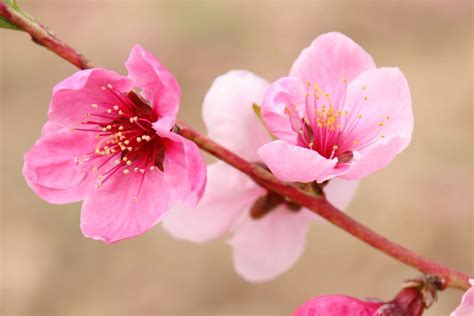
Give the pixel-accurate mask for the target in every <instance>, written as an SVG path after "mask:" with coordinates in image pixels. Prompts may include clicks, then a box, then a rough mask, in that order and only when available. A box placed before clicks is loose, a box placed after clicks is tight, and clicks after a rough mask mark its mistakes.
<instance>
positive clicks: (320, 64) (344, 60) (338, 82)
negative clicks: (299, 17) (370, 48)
mask: <svg viewBox="0 0 474 316" xmlns="http://www.w3.org/2000/svg"><path fill="white" fill-rule="evenodd" d="M373 68H375V63H374V61H373V59H372V57H371V56H370V55H369V54H368V53H367V52H366V51H365V50H364V49H363V48H362V47H360V46H359V45H358V44H356V43H355V42H354V41H353V40H351V39H350V38H349V37H347V36H346V35H344V34H341V33H326V34H323V35H320V36H318V37H317V38H316V39H315V40H314V41H313V42H312V43H311V45H310V46H309V47H307V48H305V49H304V50H303V51H302V52H301V54H300V56H299V57H298V58H297V59H296V60H295V62H294V63H293V66H292V67H291V71H290V76H291V77H296V78H299V79H300V80H301V81H303V83H304V84H306V83H307V82H309V83H311V84H312V85H314V84H318V85H319V88H320V89H322V90H323V91H324V92H326V93H329V95H330V97H331V100H332V102H333V103H334V105H336V106H337V105H338V104H339V103H340V102H341V100H342V99H343V98H344V92H345V88H346V82H350V81H351V80H352V79H354V78H355V77H357V76H358V75H359V74H361V73H362V72H364V71H366V70H369V69H373Z"/></svg>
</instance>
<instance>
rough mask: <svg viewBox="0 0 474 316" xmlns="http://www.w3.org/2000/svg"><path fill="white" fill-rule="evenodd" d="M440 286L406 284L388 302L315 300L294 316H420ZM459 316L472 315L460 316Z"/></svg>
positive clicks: (426, 281) (426, 279)
mask: <svg viewBox="0 0 474 316" xmlns="http://www.w3.org/2000/svg"><path fill="white" fill-rule="evenodd" d="M441 284H442V283H440V281H439V280H438V279H437V278H433V277H430V276H422V277H420V278H416V279H412V280H408V281H406V282H405V284H404V286H403V288H402V290H401V291H400V292H399V293H398V294H397V295H396V296H395V297H394V298H393V299H392V300H390V301H388V302H383V301H381V300H374V299H372V300H371V301H364V300H359V299H357V298H354V297H350V296H345V295H326V296H317V297H314V298H312V299H310V300H308V301H307V302H305V303H304V304H303V305H301V306H300V307H298V308H297V309H296V310H295V311H294V312H293V314H292V315H293V316H346V315H347V316H349V315H350V316H422V315H423V314H424V312H425V310H426V309H427V308H429V307H430V306H431V305H432V304H433V303H434V302H435V301H436V297H437V291H438V290H439V289H440V286H441ZM459 315H461V316H464V315H471V314H459ZM455 316H458V315H455Z"/></svg>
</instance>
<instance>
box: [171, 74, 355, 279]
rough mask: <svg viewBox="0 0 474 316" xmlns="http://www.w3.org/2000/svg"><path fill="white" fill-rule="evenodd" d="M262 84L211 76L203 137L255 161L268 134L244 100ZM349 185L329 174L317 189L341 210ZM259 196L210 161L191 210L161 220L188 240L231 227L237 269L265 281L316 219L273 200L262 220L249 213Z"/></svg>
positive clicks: (287, 260)
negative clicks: (199, 196)
mask: <svg viewBox="0 0 474 316" xmlns="http://www.w3.org/2000/svg"><path fill="white" fill-rule="evenodd" d="M267 88H268V83H267V82H266V81H265V80H263V79H261V78H259V77H257V76H255V75H254V74H252V73H249V72H246V71H231V72H229V73H227V74H225V75H223V76H221V77H219V78H217V79H216V80H215V81H214V83H213V85H212V87H211V88H210V90H209V92H208V93H207V95H206V98H205V100H204V105H203V119H204V122H205V123H206V125H207V128H208V134H209V136H210V137H211V138H213V139H215V140H216V141H218V142H219V143H221V144H223V145H224V146H226V147H227V148H229V149H231V150H232V151H234V152H236V153H238V154H239V155H241V156H242V157H244V158H245V159H247V160H249V161H254V162H258V161H259V160H260V159H259V157H258V155H257V153H256V151H257V149H258V148H259V147H260V146H262V145H263V144H265V143H267V142H268V141H270V140H271V138H270V135H269V134H268V132H267V131H266V129H265V127H264V126H263V125H262V123H261V122H260V121H259V119H258V118H257V116H256V115H255V113H254V111H253V110H252V104H253V103H260V102H261V100H262V98H263V95H264V93H265V91H266V89H267ZM356 186H357V183H356V182H355V181H344V180H334V181H331V182H330V183H329V184H328V185H327V186H326V187H325V188H324V191H325V193H326V196H327V197H328V199H329V200H330V201H332V202H333V203H335V204H336V205H337V206H339V207H341V208H344V207H346V206H347V204H348V203H349V201H350V200H351V198H352V196H353V194H354V193H355V189H356ZM266 194H267V192H266V190H265V189H263V188H261V187H260V186H258V185H257V184H256V183H255V182H253V180H251V179H249V178H248V177H247V176H246V175H244V174H241V173H240V172H239V171H237V170H235V169H233V168H232V167H230V166H228V165H226V164H225V163H223V162H216V163H214V164H212V165H210V166H209V167H208V182H207V187H206V193H205V194H204V196H203V198H202V200H201V202H200V204H199V205H198V206H197V208H196V209H194V210H192V209H189V208H187V207H178V208H175V209H173V212H170V213H169V214H168V215H167V217H166V218H165V220H164V222H163V226H164V227H165V229H167V230H168V231H169V232H170V233H171V234H173V235H174V236H175V237H177V238H182V239H186V240H189V241H193V242H205V241H209V240H211V239H214V238H218V237H220V236H223V235H225V234H227V233H231V234H232V238H231V239H230V241H229V244H230V245H231V247H232V248H233V253H234V254H233V259H234V264H235V268H236V270H237V272H238V273H239V274H240V275H241V276H242V277H243V278H245V279H246V280H248V281H253V282H259V281H266V280H269V279H271V278H274V277H275V276H277V275H279V274H281V273H283V272H285V271H286V270H288V269H289V268H290V267H291V266H292V265H293V264H294V263H295V262H296V261H297V260H298V258H299V257H300V256H301V254H302V252H303V250H304V244H305V238H306V233H307V232H308V229H309V226H310V224H311V222H312V221H314V220H315V219H317V218H318V217H317V216H316V215H315V214H314V213H312V212H310V211H309V210H307V209H297V210H295V209H294V206H293V207H292V205H291V204H290V203H287V202H285V201H279V203H276V204H277V205H276V206H275V207H274V208H273V209H272V210H271V211H270V212H269V213H267V214H265V215H264V216H263V217H262V218H259V219H253V218H251V216H250V209H251V208H252V205H254V203H255V202H256V201H257V199H261V198H262V197H263V196H265V195H266ZM292 208H293V209H292Z"/></svg>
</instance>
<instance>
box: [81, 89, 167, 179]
mask: <svg viewBox="0 0 474 316" xmlns="http://www.w3.org/2000/svg"><path fill="white" fill-rule="evenodd" d="M101 89H103V90H107V91H108V92H109V93H111V94H112V96H113V98H115V100H116V102H114V103H94V104H91V108H92V109H93V110H92V111H91V112H88V113H86V119H84V120H83V121H82V122H81V123H82V125H84V128H76V129H75V130H77V131H84V132H94V133H96V136H95V137H96V138H97V140H98V142H97V145H96V148H95V151H94V152H91V153H88V154H86V155H84V156H83V157H81V158H78V160H77V162H78V163H82V162H86V161H90V160H92V159H96V160H97V161H99V165H98V166H95V167H93V171H95V172H99V175H98V179H99V183H98V186H100V185H101V184H102V183H104V182H105V181H106V180H107V179H109V178H110V176H112V175H113V174H115V173H116V172H117V171H119V170H120V171H121V173H122V174H124V175H128V174H129V173H131V172H137V173H141V174H143V175H144V174H145V173H146V172H147V171H148V170H155V169H156V170H158V169H159V170H161V171H163V159H164V141H163V139H162V138H161V137H160V136H158V135H157V134H156V131H155V130H154V129H153V122H155V121H156V120H157V119H158V115H157V114H156V113H155V112H153V110H152V108H151V106H150V105H148V104H147V102H146V101H145V100H144V99H143V98H142V97H141V96H140V95H139V94H138V93H136V92H134V91H129V92H128V93H122V92H120V91H118V90H117V89H115V88H114V87H113V86H112V85H110V84H108V85H107V87H101ZM111 160H114V164H113V165H112V166H111V164H110V162H111Z"/></svg>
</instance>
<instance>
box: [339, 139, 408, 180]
mask: <svg viewBox="0 0 474 316" xmlns="http://www.w3.org/2000/svg"><path fill="white" fill-rule="evenodd" d="M407 141H409V140H407V139H406V138H402V137H393V138H392V139H391V140H390V141H389V142H387V143H377V144H374V145H372V146H370V147H369V148H367V149H365V150H364V153H363V154H361V157H360V158H359V160H358V161H357V162H355V163H354V164H353V165H352V166H351V168H350V169H349V170H348V171H347V172H345V173H343V174H341V175H339V177H340V178H343V179H348V180H357V179H362V178H364V177H367V176H368V175H370V174H372V173H374V172H375V171H377V170H380V169H382V168H384V167H386V166H387V165H388V164H389V163H390V162H391V161H392V160H393V158H394V157H395V156H396V155H397V154H398V153H399V152H400V151H401V148H404V147H406V144H407Z"/></svg>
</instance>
